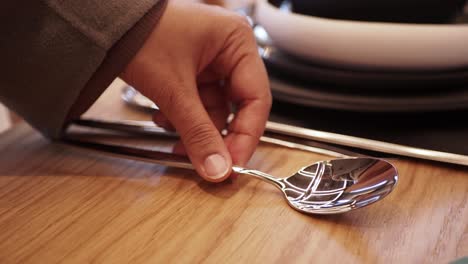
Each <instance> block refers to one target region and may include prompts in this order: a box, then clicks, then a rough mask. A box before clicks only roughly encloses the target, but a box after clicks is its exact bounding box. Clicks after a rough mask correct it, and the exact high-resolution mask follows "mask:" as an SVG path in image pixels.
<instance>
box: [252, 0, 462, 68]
mask: <svg viewBox="0 0 468 264" xmlns="http://www.w3.org/2000/svg"><path fill="white" fill-rule="evenodd" d="M255 19H256V21H257V22H258V23H259V24H260V25H262V26H263V27H264V28H265V29H266V30H267V32H268V33H269V35H270V37H271V38H272V39H273V41H274V43H275V45H276V46H277V47H279V48H280V49H282V50H284V51H286V52H289V53H291V54H293V55H296V56H298V57H301V58H305V59H308V60H311V61H314V62H317V63H324V64H327V65H335V66H351V67H354V68H364V69H374V70H375V69H380V70H416V71H419V70H424V71H427V70H449V69H456V68H462V67H466V66H468V25H467V24H453V25H442V24H404V23H382V22H361V21H349V20H337V19H328V18H319V17H313V16H307V15H301V14H296V13H291V12H287V11H281V10H280V9H278V8H277V7H275V6H273V5H271V4H270V3H269V2H268V0H258V2H257V6H256V8H255Z"/></svg>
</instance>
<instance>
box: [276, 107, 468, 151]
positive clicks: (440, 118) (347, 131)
mask: <svg viewBox="0 0 468 264" xmlns="http://www.w3.org/2000/svg"><path fill="white" fill-rule="evenodd" d="M467 116H468V111H453V112H431V113H361V112H349V111H337V110H324V109H317V108H311V107H303V106H298V105H294V104H289V103H284V102H278V101H274V103H273V107H272V111H271V115H270V120H271V121H274V122H279V123H284V124H288V125H293V126H299V127H304V128H309V129H314V130H320V131H325V132H332V133H338V134H343V135H348V136H355V137H360V138H365V139H373V140H378V141H383V142H388V143H395V144H400V145H407V146H411V147H417V148H423V149H429V150H436V151H442V152H449V153H454V154H461V155H468V144H466V141H467V140H466V139H467V138H468V122H467V120H466V117H467Z"/></svg>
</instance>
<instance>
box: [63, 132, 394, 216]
mask: <svg viewBox="0 0 468 264" xmlns="http://www.w3.org/2000/svg"><path fill="white" fill-rule="evenodd" d="M64 142H65V143H67V144H70V145H73V146H77V147H81V148H86V149H92V150H95V151H99V152H105V153H108V154H110V155H113V156H118V157H124V158H127V159H134V160H140V161H145V162H151V163H156V164H160V165H164V166H169V167H176V168H182V169H191V170H194V168H193V166H192V164H191V163H190V161H189V160H188V159H187V158H186V157H184V156H179V155H175V154H170V153H164V152H157V151H151V150H144V149H136V148H131V147H125V146H114V145H105V144H101V143H97V142H88V141H82V140H79V139H75V138H73V137H70V136H69V137H66V138H65V139H64ZM232 170H233V171H234V172H235V173H237V174H240V175H249V176H253V177H255V178H257V179H260V180H263V181H265V182H268V183H271V184H273V185H274V186H276V187H277V188H278V189H280V190H281V191H282V193H283V194H284V196H285V198H286V200H287V202H288V204H289V205H290V206H291V207H292V208H294V209H296V210H298V211H300V212H303V213H308V214H338V213H344V212H348V211H351V210H354V209H357V208H361V207H364V206H367V205H370V204H372V203H375V202H377V201H379V200H381V199H382V198H384V197H385V196H386V195H388V194H389V193H390V192H391V191H392V190H393V189H394V187H395V185H396V183H397V181H398V173H397V170H396V168H395V167H394V166H393V165H392V164H390V163H389V162H387V161H385V160H382V159H375V158H345V159H335V160H328V161H319V162H316V163H314V164H312V165H308V166H305V167H303V168H302V169H300V170H299V171H298V172H296V173H295V174H294V175H292V176H289V177H286V178H275V177H273V176H271V175H269V174H267V173H265V172H262V171H258V170H251V169H246V168H242V167H239V166H233V167H232Z"/></svg>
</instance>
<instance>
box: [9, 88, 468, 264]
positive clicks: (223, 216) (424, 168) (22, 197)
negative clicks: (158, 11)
mask: <svg viewBox="0 0 468 264" xmlns="http://www.w3.org/2000/svg"><path fill="white" fill-rule="evenodd" d="M123 85H124V84H123V83H122V82H120V81H116V82H115V83H114V84H113V85H112V87H111V88H110V89H108V90H107V91H106V93H105V94H103V96H102V97H101V99H100V100H99V101H98V102H97V104H96V105H95V106H94V107H93V108H92V109H91V110H90V111H89V112H88V113H87V116H91V117H101V118H107V119H119V118H123V117H124V116H125V117H126V118H134V119H140V120H146V119H149V116H148V114H144V113H142V112H140V111H138V110H136V109H131V108H129V107H128V106H126V105H124V104H123V103H122V102H121V100H120V98H119V92H120V89H121V88H122V86H123ZM147 143H148V144H151V143H153V144H154V142H147ZM0 150H1V153H2V155H1V156H0V263H57V262H65V263H88V262H93V263H199V262H205V263H271V262H275V263H290V262H292V263H448V262H450V261H453V260H455V259H458V258H460V257H462V256H467V255H468V206H467V204H468V171H467V170H466V169H464V168H461V167H451V166H443V165H441V164H432V163H426V162H422V161H415V160H406V159H400V160H397V161H396V162H395V165H396V166H397V168H398V170H399V172H400V175H401V176H400V182H399V185H398V186H397V188H396V189H395V191H394V192H393V193H391V194H390V195H389V196H388V197H387V198H385V199H384V200H383V201H381V202H379V203H377V204H374V205H371V206H369V207H366V208H363V209H360V210H357V211H353V212H350V213H346V214H343V215H336V216H327V217H324V216H310V215H304V214H301V213H299V212H297V211H295V210H293V209H291V208H290V207H289V206H288V205H287V204H286V202H285V201H284V200H283V197H282V195H281V194H280V193H279V192H278V191H277V190H276V189H275V188H274V187H273V186H270V185H269V184H266V183H264V182H261V181H258V180H256V179H253V178H249V177H240V178H238V179H237V180H235V181H228V182H225V183H222V184H210V183H207V182H204V181H202V180H201V179H200V178H199V177H198V176H197V175H196V174H195V173H193V172H190V171H184V170H177V169H169V168H165V167H162V166H158V165H154V164H146V163H143V162H136V161H130V160H124V159H119V158H112V157H109V156H106V155H102V154H93V153H89V152H87V151H86V150H81V149H75V148H72V147H70V146H66V145H62V144H59V143H52V142H49V141H47V140H45V139H44V138H42V137H41V136H40V135H39V134H38V133H37V132H35V131H34V130H32V129H31V128H30V127H28V126H27V125H25V124H22V125H19V126H17V127H16V128H14V129H13V130H11V131H9V132H7V133H6V134H4V135H2V136H1V137H0ZM327 158H328V157H325V156H320V155H316V154H312V153H306V152H302V151H294V150H289V149H284V148H281V147H277V146H271V145H267V144H261V145H260V146H259V148H258V150H257V152H256V153H255V155H254V157H253V158H252V160H251V162H250V163H249V167H251V168H256V169H260V170H263V171H265V172H268V173H271V174H273V175H280V176H281V175H289V173H290V172H292V171H294V170H295V169H297V168H298V167H300V166H301V165H304V164H308V163H311V162H314V161H317V160H320V159H327Z"/></svg>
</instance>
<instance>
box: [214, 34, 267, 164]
mask: <svg viewBox="0 0 468 264" xmlns="http://www.w3.org/2000/svg"><path fill="white" fill-rule="evenodd" d="M241 32H242V30H241ZM235 39H237V41H242V44H241V45H236V44H237V43H235V41H234V42H233V43H232V44H231V45H230V46H228V47H227V48H226V49H225V52H224V53H225V54H224V56H228V55H229V56H230V57H228V58H226V57H225V58H223V59H224V60H223V61H224V63H223V69H224V70H227V71H228V72H227V73H228V74H227V78H228V80H229V83H228V85H227V87H228V91H227V94H228V97H229V99H230V100H231V101H232V102H233V103H235V104H236V106H237V113H236V115H235V117H234V119H233V120H232V122H231V124H230V126H229V128H228V130H229V134H228V136H227V137H226V138H225V142H226V145H227V147H228V149H229V152H230V153H231V156H232V158H233V162H234V163H235V164H237V165H244V164H245V163H247V161H248V160H249V159H250V157H251V156H252V154H253V152H254V151H255V148H256V146H257V144H258V142H259V140H260V137H261V136H262V135H263V132H264V130H265V125H266V122H267V120H268V116H269V113H270V109H271V102H272V99H271V92H270V86H269V81H268V75H267V72H266V69H265V66H264V64H263V61H262V59H261V58H260V56H259V55H258V52H257V46H256V43H255V40H254V38H253V33H252V30H251V29H250V28H249V30H248V31H247V32H245V31H244V32H242V33H240V36H237V37H236V38H235ZM234 47H235V48H234Z"/></svg>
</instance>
